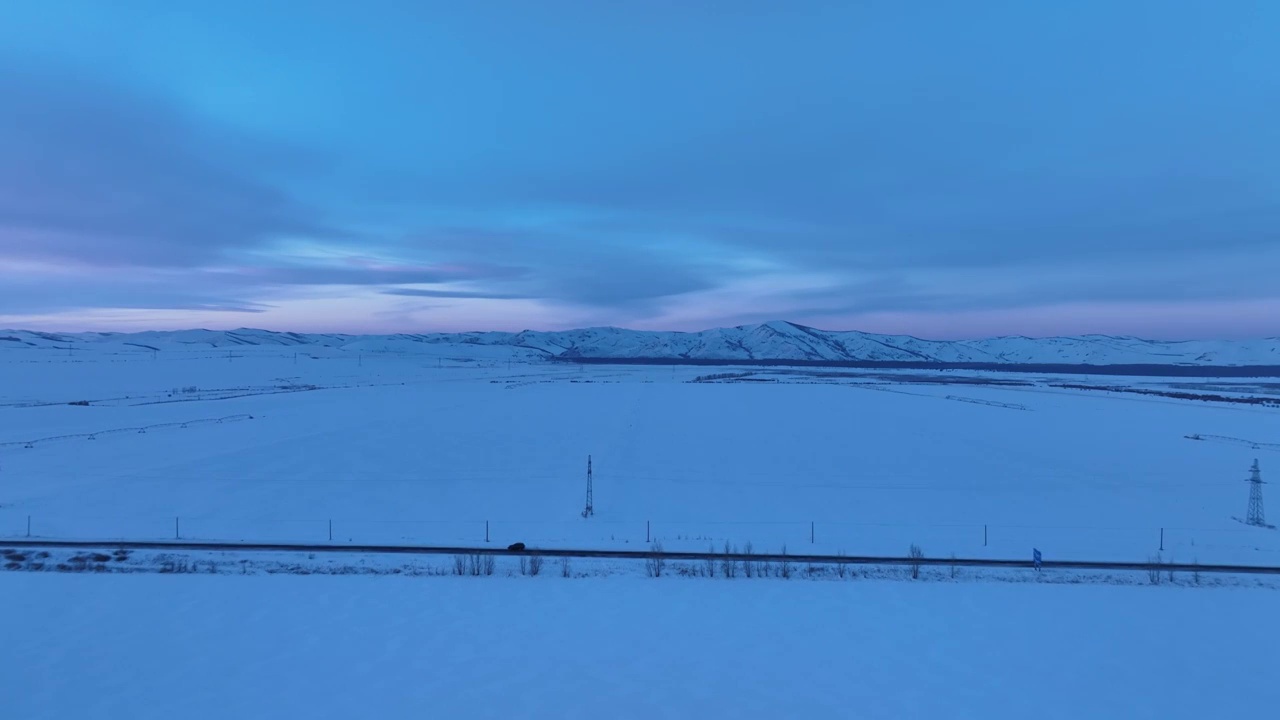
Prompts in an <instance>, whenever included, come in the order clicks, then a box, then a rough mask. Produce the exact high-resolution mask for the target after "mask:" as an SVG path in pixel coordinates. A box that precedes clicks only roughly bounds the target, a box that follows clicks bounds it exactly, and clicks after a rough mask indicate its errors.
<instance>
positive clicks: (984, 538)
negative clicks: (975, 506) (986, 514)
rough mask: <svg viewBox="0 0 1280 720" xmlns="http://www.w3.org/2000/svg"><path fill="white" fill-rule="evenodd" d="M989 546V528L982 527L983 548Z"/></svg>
mask: <svg viewBox="0 0 1280 720" xmlns="http://www.w3.org/2000/svg"><path fill="white" fill-rule="evenodd" d="M986 546H987V526H986V525H983V526H982V547H986Z"/></svg>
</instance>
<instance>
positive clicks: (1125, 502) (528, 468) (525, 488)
mask: <svg viewBox="0 0 1280 720" xmlns="http://www.w3.org/2000/svg"><path fill="white" fill-rule="evenodd" d="M292 353H293V350H291V349H288V348H284V349H281V350H278V351H272V350H268V349H263V348H254V349H253V353H251V354H247V355H246V356H245V357H236V358H234V359H232V360H230V361H227V360H226V359H219V358H217V357H215V356H209V357H203V358H201V359H186V360H176V361H166V360H154V361H153V360H147V359H145V358H144V359H141V360H140V359H137V358H134V359H131V360H128V361H119V360H118V358H114V357H109V356H104V357H100V358H97V359H96V360H95V359H94V358H93V356H90V355H85V356H84V357H82V358H81V359H79V360H77V361H75V362H71V361H63V362H57V363H43V364H41V363H28V362H23V363H17V362H13V363H8V364H4V365H0V372H3V373H4V376H5V377H6V378H10V379H12V383H6V385H5V387H4V390H3V394H2V395H0V442H6V441H13V440H25V439H31V438H34V437H47V436H52V435H59V434H72V433H86V432H98V431H102V430H108V429H112V428H121V427H137V426H142V425H150V424H155V423H169V422H183V421H188V420H196V419H202V418H215V417H222V416H228V415H232V414H247V415H252V416H253V420H251V421H244V422H234V423H223V424H216V423H206V424H200V425H199V426H196V425H192V426H189V427H187V428H185V429H174V428H165V429H159V430H155V431H149V432H147V433H119V434H110V435H103V436H99V437H98V439H96V440H93V441H86V440H74V439H69V440H64V441H51V442H48V443H37V444H36V445H35V446H34V447H33V448H31V449H26V448H21V447H18V448H14V447H8V446H6V447H0V479H2V480H3V483H0V488H2V489H0V537H4V536H24V535H25V534H26V532H27V518H28V516H30V517H31V523H32V525H31V527H32V533H33V535H36V536H42V537H66V538H134V539H149V538H154V539H163V538H172V537H174V536H175V535H180V536H181V537H182V538H184V539H210V540H212V539H221V540H259V541H295V542H305V541H321V542H327V541H328V538H329V527H330V521H331V520H332V524H333V541H334V542H352V543H377V542H391V543H400V542H403V543H434V544H480V543H483V542H484V539H485V532H486V526H487V530H488V536H489V540H490V542H492V543H501V544H507V543H509V542H514V541H523V542H527V543H529V544H530V545H531V546H536V545H541V546H544V547H556V546H561V547H570V546H587V547H635V546H637V545H640V546H643V545H645V543H646V533H647V537H648V538H649V540H653V539H657V540H661V541H662V542H663V543H664V545H665V546H666V547H667V548H668V549H672V550H675V549H691V550H705V549H706V548H707V547H709V546H714V547H716V549H717V550H721V549H722V548H723V545H724V543H726V542H728V543H730V544H732V545H734V546H736V547H739V548H741V547H742V546H744V545H745V544H746V543H747V542H751V543H752V544H753V546H754V548H755V549H756V550H757V551H776V550H778V549H780V548H781V547H782V546H783V545H786V546H787V547H788V549H789V550H791V551H793V552H837V551H843V552H847V553H849V554H890V555H902V554H904V553H905V551H906V548H907V547H908V546H909V545H910V544H912V543H915V544H919V545H920V546H921V547H923V548H924V550H925V552H926V554H928V555H930V556H935V557H946V556H948V555H949V554H951V553H955V554H957V555H960V556H977V557H981V556H986V557H1012V558H1023V557H1029V555H1030V549H1031V548H1032V547H1038V548H1040V549H1041V550H1042V552H1044V553H1045V556H1046V558H1065V559H1101V560H1109V559H1115V560H1145V559H1147V558H1148V557H1150V556H1153V555H1155V554H1157V553H1160V554H1161V555H1162V557H1164V558H1165V559H1166V560H1167V559H1170V558H1172V559H1174V560H1178V561H1187V562H1190V561H1197V560H1198V561H1200V562H1205V563H1209V562H1240V563H1252V564H1278V563H1280V538H1277V533H1276V532H1274V531H1266V530H1260V529H1256V528H1249V527H1246V526H1244V525H1242V524H1241V523H1239V522H1237V521H1235V520H1233V519H1232V518H1233V517H1239V516H1242V515H1243V514H1244V506H1245V500H1246V497H1247V488H1246V486H1245V484H1244V483H1243V482H1242V480H1243V479H1244V477H1245V471H1246V469H1247V467H1248V464H1249V463H1250V462H1252V458H1253V457H1254V456H1255V455H1257V454H1259V453H1256V452H1254V451H1252V450H1251V449H1249V448H1247V447H1241V446H1233V445H1230V444H1223V443H1209V442H1193V441H1190V440H1186V439H1185V438H1184V437H1183V436H1184V435H1187V434H1191V433H1204V434H1215V435H1222V436H1231V437H1248V438H1257V439H1265V438H1276V437H1280V412H1277V411H1275V410H1268V409H1261V408H1240V407H1231V406H1221V405H1208V404H1199V403H1190V402H1184V401H1173V400H1167V399H1158V398H1141V397H1125V396H1119V395H1105V394H1099V393H1081V392H1073V391H1061V390H1055V389H1051V388H1047V387H1038V388H1016V389H1009V388H993V387H987V386H958V385H901V386H878V387H880V388H881V390H886V389H887V390H890V392H884V391H879V392H873V391H870V390H867V389H862V388H856V387H844V386H839V385H830V384H788V383H786V382H780V383H761V384H750V383H740V384H733V383H716V384H703V383H689V382H686V381H687V380H689V379H692V378H693V377H694V376H696V375H702V374H707V373H708V372H712V371H714V370H715V369H714V368H712V369H708V368H680V369H677V370H672V369H670V368H665V369H664V368H624V367H590V368H578V367H566V366H562V365H527V364H526V365H519V364H516V365H514V366H513V367H511V368H508V367H507V366H506V365H505V364H503V363H493V362H489V363H487V364H485V363H478V364H473V365H467V366H448V365H446V364H445V363H443V362H439V363H437V364H436V366H434V367H432V365H431V363H429V362H423V361H422V359H421V358H410V357H405V356H371V357H369V358H366V359H359V358H357V359H354V361H353V359H352V358H350V357H341V358H331V359H324V360H313V361H310V362H309V363H308V362H304V361H296V362H295V361H294V359H293V356H292ZM402 383H403V384H402ZM300 384H302V385H315V386H317V387H318V388H320V389H316V390H310V391H304V392H271V393H270V394H267V393H266V392H265V391H264V392H260V393H253V392H246V393H244V394H243V396H241V397H233V398H229V399H212V397H211V396H209V395H207V394H205V390H206V389H218V388H221V389H227V388H259V389H262V388H266V389H268V390H270V389H271V388H272V387H275V386H279V385H287V386H296V385H300ZM190 386H195V387H197V388H198V389H200V392H198V393H197V394H196V396H197V399H190V398H188V397H185V396H184V395H182V394H180V395H179V396H177V397H176V398H175V397H169V396H168V395H169V394H170V393H171V392H172V391H173V389H175V388H183V387H190ZM277 389H278V388H277ZM126 396H128V397H127V398H126ZM947 396H953V397H964V398H966V399H974V400H980V401H983V402H994V403H1003V404H1006V405H1017V406H1023V407H1026V408H1028V410H1025V411H1024V410H1016V409H1010V408H1007V407H995V406H988V405H983V404H978V403H973V402H958V401H955V400H950V399H947ZM110 398H114V400H111V401H109V402H103V403H101V404H96V403H95V404H93V405H91V406H90V407H76V406H69V405H65V404H58V405H43V406H36V407H30V406H18V404H17V403H18V402H19V401H21V402H22V403H24V404H29V403H32V402H40V401H45V402H54V401H57V402H62V403H65V402H69V401H71V400H72V399H88V400H94V401H97V400H99V399H110ZM137 399H142V402H144V403H148V404H134V401H135V400H137ZM174 399H180V400H183V401H182V402H171V400H174ZM588 454H590V455H591V456H592V457H593V460H594V469H595V487H596V517H595V518H593V519H591V520H583V519H582V518H581V517H579V515H578V513H579V512H580V511H581V509H582V504H583V494H584V489H585V487H584V486H585V461H586V456H587V455H588ZM1262 454H1263V455H1264V456H1263V457H1262V458H1261V459H1262V461H1263V468H1264V473H1265V472H1266V468H1267V467H1268V465H1267V457H1266V456H1265V453H1262ZM175 518H178V519H179V520H178V521H176V522H175ZM175 524H176V525H178V527H176V528H175ZM1162 529H1163V542H1164V550H1163V551H1161V550H1160V546H1161V537H1162V533H1161V530H1162ZM984 539H985V544H984ZM811 540H812V542H811Z"/></svg>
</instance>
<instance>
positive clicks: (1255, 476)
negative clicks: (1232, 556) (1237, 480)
mask: <svg viewBox="0 0 1280 720" xmlns="http://www.w3.org/2000/svg"><path fill="white" fill-rule="evenodd" d="M1245 482H1247V483H1249V514H1248V515H1246V516H1245V524H1246V525H1257V526H1258V527H1266V526H1267V518H1266V515H1265V513H1263V511H1262V486H1263V485H1264V484H1265V483H1263V482H1262V470H1260V469H1259V468H1258V460H1257V459H1256V458H1255V459H1254V461H1253V467H1252V468H1250V473H1249V479H1248V480H1246V481H1245Z"/></svg>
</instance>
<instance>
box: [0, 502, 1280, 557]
mask: <svg viewBox="0 0 1280 720" xmlns="http://www.w3.org/2000/svg"><path fill="white" fill-rule="evenodd" d="M25 537H32V538H48V539H60V540H103V541H111V540H172V539H178V540H200V541H216V542H282V543H303V544H305V543H334V544H348V543H349V544H390V545H395V544H402V545H462V546H468V545H476V546H483V544H484V543H491V544H495V545H499V546H505V545H507V544H510V543H514V542H523V543H526V544H528V545H529V546H530V547H538V546H541V547H545V548H555V547H560V548H575V549H577V548H601V549H606V548H635V547H646V546H648V544H650V543H653V542H658V541H660V542H662V543H663V546H664V547H665V548H666V549H668V550H673V551H705V550H707V549H708V548H714V549H716V550H717V551H722V550H723V549H724V546H725V545H726V544H728V545H730V546H731V547H733V548H736V549H738V550H743V549H745V548H746V546H747V544H748V543H749V544H750V545H751V549H752V550H753V551H754V552H777V551H779V550H781V549H782V548H783V547H784V546H785V547H786V548H787V549H788V551H791V552H818V553H838V552H844V553H847V554H850V555H902V554H904V553H905V552H906V550H907V548H908V547H909V546H911V545H913V544H914V545H919V546H920V547H922V548H923V549H924V551H925V553H926V555H927V556H929V557H947V556H949V555H951V554H955V555H957V556H964V557H979V558H981V557H989V558H1013V559H1017V558H1022V557H1030V555H1031V551H1032V548H1036V549H1039V550H1041V551H1042V552H1043V553H1044V555H1045V557H1052V558H1055V559H1081V560H1105V561H1113V560H1114V561H1136V560H1146V559H1148V558H1150V557H1152V556H1155V555H1157V554H1159V555H1161V557H1163V558H1164V559H1165V560H1178V561H1187V562H1191V561H1198V562H1202V563H1210V562H1218V563H1245V564H1249V563H1253V564H1277V563H1280V532H1276V531H1275V530H1268V529H1265V528H1253V527H1248V526H1245V525H1240V526H1239V527H1234V528H1233V527H1219V528H1183V527H1166V528H1156V527H1148V528H1121V527H1069V526H1067V527H1064V526H1030V525H1005V524H1001V525H979V524H950V525H949V524H917V525H912V524H894V523H854V522H835V521H823V522H819V521H790V520H784V521H721V520H673V519H666V520H662V519H659V520H638V519H632V520H618V519H602V518H591V519H585V520H584V519H581V518H576V519H572V520H570V519H563V520H545V519H510V518H508V519H493V520H479V519H474V520H468V519H448V520H439V519H393V520H391V519H364V518H342V517H334V518H296V519H289V518H244V517H239V518H237V517H229V516H225V515H222V516H220V515H201V514H192V515H189V516H165V517H160V516H128V517H121V516H88V515H81V514H75V515H72V514H66V515H60V514H56V513H40V514H26V513H22V512H19V511H16V510H13V509H8V510H0V539H2V538H25Z"/></svg>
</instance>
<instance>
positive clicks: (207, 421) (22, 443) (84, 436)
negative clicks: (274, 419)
mask: <svg viewBox="0 0 1280 720" xmlns="http://www.w3.org/2000/svg"><path fill="white" fill-rule="evenodd" d="M252 419H253V416H252V415H243V414H241V415H225V416H223V417H217V418H199V419H196V420H185V421H182V422H166V423H155V424H153V425H139V426H138V427H126V428H111V429H110V430H97V431H95V432H88V433H72V434H69V435H50V436H48V437H42V438H36V439H34V440H14V441H12V442H2V443H0V448H4V447H22V448H34V447H36V446H37V445H43V444H46V443H52V442H60V441H64V440H96V439H98V438H100V437H102V436H104V435H115V434H119V433H145V432H147V431H148V430H161V429H164V428H186V427H189V426H192V425H220V424H222V423H228V422H239V421H242V420H252Z"/></svg>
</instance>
